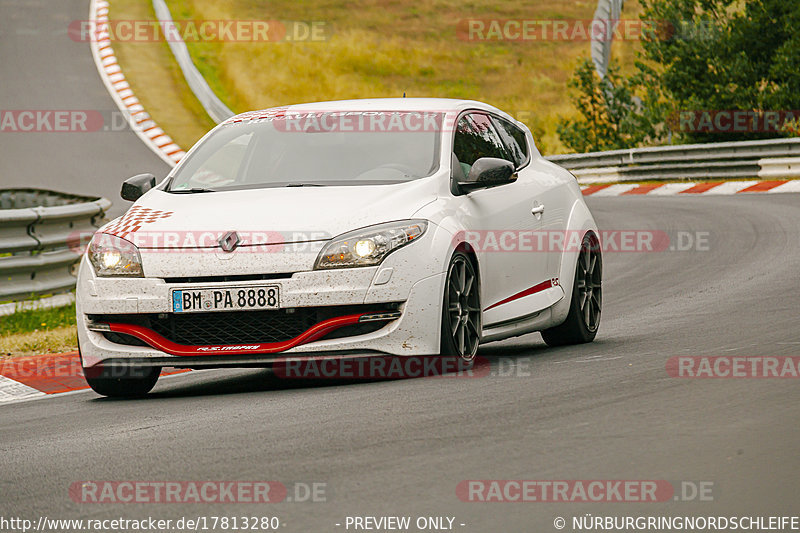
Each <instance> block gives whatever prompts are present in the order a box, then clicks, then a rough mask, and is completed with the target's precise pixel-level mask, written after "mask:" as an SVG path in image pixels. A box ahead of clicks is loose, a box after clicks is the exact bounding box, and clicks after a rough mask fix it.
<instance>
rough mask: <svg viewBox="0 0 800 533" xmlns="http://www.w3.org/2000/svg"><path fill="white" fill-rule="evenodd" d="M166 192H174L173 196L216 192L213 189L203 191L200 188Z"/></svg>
mask: <svg viewBox="0 0 800 533" xmlns="http://www.w3.org/2000/svg"><path fill="white" fill-rule="evenodd" d="M167 192H174V193H175V194H194V193H196V192H217V191H215V190H214V189H204V188H202V187H192V188H191V189H175V190H172V191H167Z"/></svg>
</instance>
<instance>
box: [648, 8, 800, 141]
mask: <svg viewBox="0 0 800 533" xmlns="http://www.w3.org/2000/svg"><path fill="white" fill-rule="evenodd" d="M641 3H642V6H643V8H644V11H643V13H642V15H641V18H642V20H650V21H663V22H666V23H667V26H668V27H670V28H671V30H672V31H670V32H667V33H666V34H665V33H663V32H658V33H656V34H650V35H646V36H645V38H644V39H643V41H642V46H643V54H642V59H643V60H644V62H646V63H648V64H650V65H652V68H653V71H654V72H656V73H657V78H655V80H656V82H657V83H658V84H659V85H660V90H661V92H662V93H663V94H664V95H666V98H667V99H668V100H669V102H670V105H671V107H672V110H673V113H681V112H687V111H689V112H707V113H709V114H714V113H718V112H724V111H752V112H755V113H760V112H763V111H780V112H782V118H786V116H787V115H789V116H790V113H787V112H791V111H793V110H799V109H800V71H798V69H797V59H798V57H800V35H799V34H798V32H797V30H796V29H797V28H798V27H800V3H798V2H795V1H787V0H747V2H740V1H739V0H641ZM641 65H642V63H640V64H639V65H638V66H641ZM759 130H763V127H762V126H756V127H755V128H745V129H739V130H736V129H733V130H730V131H725V132H720V131H711V132H708V131H692V129H689V130H688V131H685V130H682V131H679V132H677V133H679V135H680V136H681V137H683V138H684V140H686V141H690V142H709V141H725V140H745V139H753V138H764V137H776V136H779V135H780V133H779V130H780V127H778V128H776V129H771V130H770V131H759Z"/></svg>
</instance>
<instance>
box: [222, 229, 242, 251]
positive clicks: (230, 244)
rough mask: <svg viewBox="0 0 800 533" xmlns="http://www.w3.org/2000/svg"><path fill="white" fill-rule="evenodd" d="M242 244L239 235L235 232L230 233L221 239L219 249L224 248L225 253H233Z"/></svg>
mask: <svg viewBox="0 0 800 533" xmlns="http://www.w3.org/2000/svg"><path fill="white" fill-rule="evenodd" d="M240 242H242V241H241V239H239V234H238V233H236V232H235V231H229V232H228V233H226V234H225V235H223V236H222V237H220V238H219V247H220V248H222V251H223V252H232V251H234V250H235V249H236V247H237V246H239V243H240Z"/></svg>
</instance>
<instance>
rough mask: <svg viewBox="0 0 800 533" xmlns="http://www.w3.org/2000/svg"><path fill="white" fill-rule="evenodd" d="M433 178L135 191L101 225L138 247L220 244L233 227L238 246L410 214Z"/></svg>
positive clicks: (432, 193) (430, 191)
mask: <svg viewBox="0 0 800 533" xmlns="http://www.w3.org/2000/svg"><path fill="white" fill-rule="evenodd" d="M435 185H436V184H435V181H434V179H432V178H425V179H419V180H415V181H411V182H407V183H401V184H395V185H370V186H349V187H281V188H265V189H250V190H242V191H223V192H213V193H195V194H172V193H167V192H164V191H161V190H158V189H154V190H151V191H150V192H148V193H147V194H145V195H144V196H143V197H142V198H140V199H139V200H138V201H137V202H136V203H135V204H134V205H133V206H132V207H131V209H129V210H128V212H127V213H125V215H123V216H122V217H120V218H118V219H116V220H113V221H112V222H110V223H109V224H106V225H105V226H103V228H101V230H100V231H102V232H105V233H111V234H114V235H117V236H119V237H123V238H125V239H127V240H130V241H132V242H135V243H136V245H137V246H138V247H139V248H142V249H147V248H163V247H174V248H184V249H190V248H209V247H215V248H216V247H219V246H220V245H219V242H218V241H219V239H220V238H222V237H224V236H225V235H227V234H228V233H229V232H234V231H235V232H236V233H237V234H238V237H239V243H238V245H239V246H251V245H264V244H280V243H292V242H308V241H322V240H329V239H331V238H332V237H335V236H336V235H339V234H341V233H345V232H347V231H351V230H354V229H358V228H362V227H364V226H369V225H372V224H379V223H382V222H389V221H393V220H402V219H407V218H411V217H413V216H414V213H416V212H417V211H418V210H419V209H420V208H422V207H423V206H425V205H426V204H428V203H430V202H433V201H434V200H436V197H437V195H436V186H435ZM167 239H169V240H167Z"/></svg>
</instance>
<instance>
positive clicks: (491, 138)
mask: <svg viewBox="0 0 800 533" xmlns="http://www.w3.org/2000/svg"><path fill="white" fill-rule="evenodd" d="M453 153H454V154H455V156H456V157H457V158H458V162H459V163H460V164H461V168H462V170H463V171H464V176H467V175H469V171H470V169H471V168H472V165H473V164H475V161H477V160H478V159H480V158H481V157H497V158H499V159H506V160H508V161H511V162H513V159H511V157H510V156H509V155H508V153H507V152H506V149H505V147H504V146H503V142H502V141H501V140H500V136H499V135H498V134H497V132H496V131H495V129H494V126H492V122H491V119H490V118H489V117H488V115H484V114H482V113H472V114H469V115H465V116H463V117H461V119H460V120H459V121H458V125H457V126H456V134H455V140H454V143H453Z"/></svg>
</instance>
